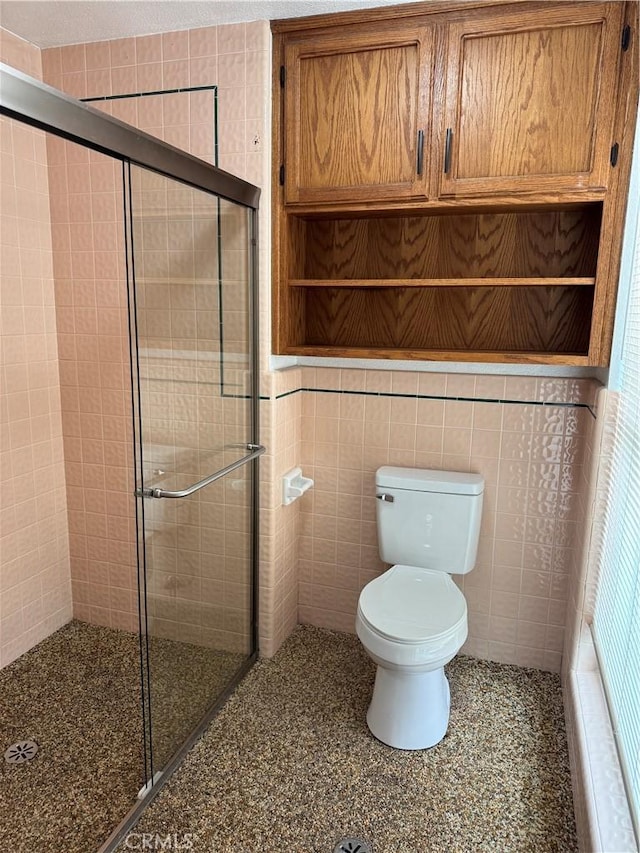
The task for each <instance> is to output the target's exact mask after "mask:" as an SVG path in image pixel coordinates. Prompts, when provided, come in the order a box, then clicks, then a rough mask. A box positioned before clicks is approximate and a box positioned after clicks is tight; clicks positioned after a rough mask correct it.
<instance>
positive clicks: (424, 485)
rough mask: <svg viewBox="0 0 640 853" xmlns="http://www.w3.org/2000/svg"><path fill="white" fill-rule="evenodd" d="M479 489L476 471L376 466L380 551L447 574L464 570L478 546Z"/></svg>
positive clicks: (481, 488) (480, 481)
mask: <svg viewBox="0 0 640 853" xmlns="http://www.w3.org/2000/svg"><path fill="white" fill-rule="evenodd" d="M483 492H484V478H483V477H482V476H481V475H480V474H461V473H456V472H454V471H431V470H421V469H418V468H393V467H390V466H384V467H383V468H379V469H378V470H377V472H376V497H377V498H378V500H377V501H376V503H377V513H376V514H377V521H378V545H379V551H380V557H381V558H382V559H383V560H384V561H385V562H386V563H392V564H394V565H398V564H400V565H405V566H419V567H421V568H425V569H435V570H437V571H441V572H447V574H454V575H464V574H466V573H467V572H470V571H471V569H472V568H473V567H474V565H475V561H476V555H477V552H478V538H479V536H480V519H481V515H482V494H483Z"/></svg>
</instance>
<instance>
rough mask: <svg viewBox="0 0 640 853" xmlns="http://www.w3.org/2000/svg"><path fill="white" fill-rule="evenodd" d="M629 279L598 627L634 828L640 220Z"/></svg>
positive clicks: (638, 785)
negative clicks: (629, 287)
mask: <svg viewBox="0 0 640 853" xmlns="http://www.w3.org/2000/svg"><path fill="white" fill-rule="evenodd" d="M631 279H632V280H631V289H630V293H629V301H628V307H627V316H626V319H625V326H624V331H623V339H622V341H623V342H622V348H621V365H620V372H619V394H620V400H619V406H618V413H617V423H616V428H615V429H616V431H615V436H614V444H613V453H612V463H611V481H610V490H609V495H608V501H607V507H606V511H605V519H604V536H603V547H602V561H601V567H600V578H599V584H598V590H597V594H596V602H595V610H594V617H593V635H594V640H595V643H596V647H597V649H598V658H599V660H600V665H601V669H602V675H603V679H604V681H605V684H606V687H607V698H608V701H609V706H610V707H609V710H610V713H611V718H612V722H613V727H614V731H615V733H616V741H617V744H618V751H619V753H620V758H621V764H622V769H623V773H624V774H625V783H626V787H627V793H628V796H629V800H630V802H629V806H630V809H631V813H632V815H633V817H634V821H635V824H636V829H637V828H638V827H639V826H640V226H639V227H638V228H637V233H636V243H635V252H634V259H633V269H632V276H631Z"/></svg>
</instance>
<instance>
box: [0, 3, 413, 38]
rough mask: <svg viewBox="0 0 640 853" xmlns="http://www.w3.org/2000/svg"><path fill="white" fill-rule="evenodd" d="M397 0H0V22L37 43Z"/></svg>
mask: <svg viewBox="0 0 640 853" xmlns="http://www.w3.org/2000/svg"><path fill="white" fill-rule="evenodd" d="M399 2H407V0H206V1H205V0H0V24H1V25H2V26H3V27H5V29H7V30H10V31H11V32H12V33H15V34H16V35H18V36H20V37H21V38H23V39H26V40H27V41H30V42H32V43H33V44H35V45H38V47H57V46H59V45H63V44H77V43H82V42H91V41H102V40H103V39H116V38H126V37H128V36H140V35H148V34H150V33H161V32H169V31H171V30H188V29H192V28H194V27H207V26H212V25H215V24H232V23H237V22H238V21H257V20H272V19H274V18H298V17H300V16H302V15H319V14H324V13H326V12H343V11H346V10H347V9H371V8H375V7H376V6H392V5H395V4H397V3H399ZM410 2H412V0H410Z"/></svg>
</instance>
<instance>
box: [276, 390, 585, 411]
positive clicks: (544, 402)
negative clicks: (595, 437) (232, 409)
mask: <svg viewBox="0 0 640 853" xmlns="http://www.w3.org/2000/svg"><path fill="white" fill-rule="evenodd" d="M302 391H309V392H312V393H314V394H344V395H350V396H354V395H355V396H363V397H391V398H394V397H395V398H400V399H408V400H441V401H449V402H456V401H457V402H461V403H497V404H499V405H514V406H547V407H560V408H567V409H587V410H588V412H589V414H590V415H591V416H592V417H593V418H595V417H596V413H595V410H594V408H593V407H592V406H591V405H590V404H589V403H578V402H566V401H561V402H554V401H548V400H511V399H507V398H492V397H458V396H454V395H451V396H447V395H446V394H401V393H398V392H393V391H353V390H347V389H340V388H307V387H301V388H294V389H293V390H292V391H283V392H282V393H281V394H276V395H275V396H274V397H267V396H264V395H261V396H260V399H261V400H271V399H273V400H283V399H284V398H285V397H291V396H292V395H293V394H299V393H300V392H302Z"/></svg>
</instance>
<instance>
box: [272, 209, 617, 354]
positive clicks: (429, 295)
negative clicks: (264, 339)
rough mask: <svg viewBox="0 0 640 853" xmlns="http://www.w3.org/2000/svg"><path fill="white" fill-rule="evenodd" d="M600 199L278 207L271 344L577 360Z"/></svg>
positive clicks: (298, 349)
mask: <svg viewBox="0 0 640 853" xmlns="http://www.w3.org/2000/svg"><path fill="white" fill-rule="evenodd" d="M601 220H602V204H601V203H600V202H588V203H585V204H583V205H575V204H572V205H569V206H562V205H555V206H554V205H549V206H548V207H545V208H542V209H535V210H517V211H515V210H508V211H497V212H496V211H492V212H486V211H481V212H472V211H470V210H469V208H467V209H465V210H464V212H463V213H458V212H454V213H452V212H447V213H443V212H442V211H439V212H437V213H433V212H431V213H429V212H428V211H425V212H423V213H422V214H421V215H420V214H418V213H416V211H415V210H412V211H408V212H406V213H396V212H394V213H393V214H391V213H386V214H385V215H380V214H379V213H378V215H375V216H374V215H370V216H367V215H365V214H364V213H362V214H357V215H349V216H347V215H344V214H340V215H339V214H336V215H335V217H334V218H329V217H328V216H327V215H322V216H319V217H318V218H313V217H312V216H310V215H309V214H305V215H304V216H296V215H295V214H288V215H287V217H286V229H287V232H286V234H287V243H288V251H287V253H286V257H287V274H286V275H285V276H284V277H283V278H282V279H281V286H280V290H279V318H280V319H279V335H280V337H279V340H280V349H279V351H280V352H281V353H286V354H297V355H326V356H334V357H362V358H366V357H369V358H407V359H425V360H457V361H509V362H519V361H521V362H531V363H549V364H553V363H561V364H586V363H587V355H588V352H589V341H590V333H591V320H592V314H593V308H594V293H595V284H596V267H597V262H598V244H599V240H600V227H601Z"/></svg>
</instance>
